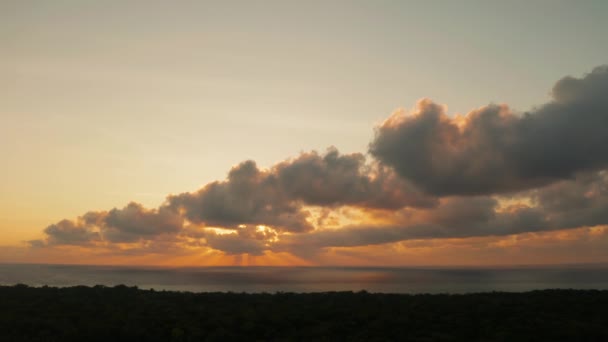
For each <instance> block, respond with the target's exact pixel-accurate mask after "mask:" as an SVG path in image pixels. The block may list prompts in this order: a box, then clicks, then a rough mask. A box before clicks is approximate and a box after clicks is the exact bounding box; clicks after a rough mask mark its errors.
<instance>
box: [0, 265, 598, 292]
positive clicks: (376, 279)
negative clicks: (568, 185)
mask: <svg viewBox="0 0 608 342" xmlns="http://www.w3.org/2000/svg"><path fill="white" fill-rule="evenodd" d="M18 283H22V284H27V285H30V286H43V285H49V286H74V285H88V286H93V285H97V284H101V285H106V286H114V285H118V284H125V285H128V286H138V287H139V288H141V289H150V288H153V289H155V290H174V291H193V292H208V291H222V292H227V291H232V292H271V293H272V292H277V291H283V292H322V291H360V290H366V291H368V292H385V293H389V292H390V293H469V292H486V291H510V292H519V291H530V290H537V289H547V288H552V289H555V288H572V289H608V265H586V266H582V265H578V266H559V267H558V266H552V267H537V266H534V267H508V268H455V267H450V268H436V267H431V268H420V267H416V268H370V267H346V268H344V267H204V268H160V267H125V266H75V265H14V264H0V285H14V284H18Z"/></svg>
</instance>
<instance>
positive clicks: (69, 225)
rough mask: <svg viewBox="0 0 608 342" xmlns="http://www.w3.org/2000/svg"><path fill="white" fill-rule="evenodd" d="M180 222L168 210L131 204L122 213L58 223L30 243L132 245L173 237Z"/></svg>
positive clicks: (120, 211) (98, 214)
mask: <svg viewBox="0 0 608 342" xmlns="http://www.w3.org/2000/svg"><path fill="white" fill-rule="evenodd" d="M182 226H183V218H182V217H181V216H180V215H179V214H178V213H176V212H175V211H173V210H171V209H170V208H168V207H160V208H159V209H146V208H144V207H143V206H142V205H141V204H138V203H135V202H131V203H129V204H128V205H127V206H126V207H124V208H122V209H117V208H114V209H112V210H110V211H108V212H103V211H102V212H94V211H91V212H88V213H86V214H84V215H82V216H81V217H79V218H77V219H75V220H62V221H59V222H58V223H56V224H52V225H50V226H48V227H47V228H46V229H45V230H44V233H45V234H46V239H45V240H33V241H30V244H31V245H32V246H38V247H40V246H43V245H86V244H90V243H93V242H100V241H106V242H110V243H120V242H136V241H140V240H146V239H154V238H156V237H157V236H160V235H163V234H169V235H171V234H177V233H178V232H180V231H181V229H182Z"/></svg>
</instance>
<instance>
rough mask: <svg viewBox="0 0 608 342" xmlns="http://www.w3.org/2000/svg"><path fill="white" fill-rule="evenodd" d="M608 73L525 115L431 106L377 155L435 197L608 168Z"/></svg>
mask: <svg viewBox="0 0 608 342" xmlns="http://www.w3.org/2000/svg"><path fill="white" fill-rule="evenodd" d="M607 93H608V66H603V67H598V68H595V69H594V70H593V71H592V72H591V73H590V74H588V75H586V76H585V77H583V78H581V79H576V78H573V77H566V78H563V79H561V80H560V81H558V82H557V83H556V84H555V86H554V88H553V92H552V95H553V100H552V101H551V102H549V103H547V104H545V105H543V106H541V107H539V108H537V109H535V110H533V111H531V112H528V113H524V114H523V115H517V114H516V113H514V112H513V111H512V110H510V109H509V108H508V107H507V106H505V105H489V106H485V107H482V108H479V109H477V110H474V111H472V112H470V113H468V114H467V115H466V116H464V117H455V118H450V117H448V116H447V114H446V109H445V107H442V106H439V105H437V104H435V103H433V102H432V101H431V100H428V99H424V100H421V101H419V102H418V104H417V105H416V108H415V109H414V111H413V113H412V114H410V115H406V114H404V113H403V112H397V113H395V114H393V115H392V116H391V117H390V118H389V119H388V120H386V121H385V122H384V123H383V124H382V125H380V126H379V127H378V128H377V130H376V136H375V138H374V140H373V141H372V142H371V144H370V153H371V154H372V155H373V156H374V157H376V158H377V159H378V160H379V161H380V162H381V163H383V164H384V165H387V166H390V167H392V168H394V169H395V171H396V172H397V173H398V174H399V175H400V176H402V177H403V178H404V179H406V180H409V181H411V182H412V183H413V184H415V185H416V186H418V187H419V188H420V189H422V190H424V191H425V192H428V193H430V194H433V195H437V196H445V195H480V194H486V195H488V194H497V193H508V192H513V191H520V190H525V189H531V188H535V187H539V186H543V185H547V184H550V183H552V182H555V181H559V180H562V179H568V178H571V177H573V176H574V175H575V174H576V173H577V172H581V171H590V170H599V169H601V168H604V167H606V166H608V134H606V127H608V97H607V96H606V94H607Z"/></svg>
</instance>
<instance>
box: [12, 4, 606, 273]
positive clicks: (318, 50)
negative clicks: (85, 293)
mask: <svg viewBox="0 0 608 342" xmlns="http://www.w3.org/2000/svg"><path fill="white" fill-rule="evenodd" d="M607 33H608V1H603V0H598V1H560V0H547V1H541V0H539V1H529V0H528V1H501V2H499V1H468V0H467V1H355V0H352V1H80V0H78V1H77V0H74V1H62V0H58V1H21V0H14V1H13V0H5V1H0V160H1V161H2V163H1V164H0V262H28V263H31V262H34V263H39V262H44V263H88V264H146V265H176V266H181V265H201V266H207V265H391V266H401V265H510V264H557V263H592V262H608V66H607V64H608V34H607Z"/></svg>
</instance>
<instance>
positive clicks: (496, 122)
mask: <svg viewBox="0 0 608 342" xmlns="http://www.w3.org/2000/svg"><path fill="white" fill-rule="evenodd" d="M552 94H553V100H551V101H550V102H549V103H547V104H545V105H543V106H540V107H538V108H536V109H534V110H533V111H531V112H528V113H524V114H521V115H519V114H517V113H514V112H513V111H512V110H510V109H509V108H508V107H507V106H504V105H489V106H486V107H482V108H479V109H477V110H474V111H472V112H470V113H468V114H467V115H465V116H457V117H449V116H447V114H446V109H445V108H444V107H442V106H439V105H437V104H435V103H433V102H432V101H430V100H421V101H420V102H418V104H417V107H416V109H415V110H414V112H413V113H412V114H409V115H406V114H404V113H396V114H394V115H392V116H391V117H390V118H389V119H387V120H386V121H385V122H384V123H383V124H382V125H380V126H379V127H378V128H377V131H376V135H375V138H374V140H373V141H372V142H371V144H370V153H371V156H372V158H371V159H370V158H369V156H366V155H363V154H360V153H352V154H341V153H339V152H338V150H337V149H336V148H329V149H328V150H327V151H326V152H325V153H318V152H314V151H313V152H309V153H301V154H300V155H298V156H296V157H294V158H292V159H288V160H285V161H283V162H280V163H277V164H275V165H273V166H271V167H270V168H260V167H258V165H257V164H256V163H255V162H254V161H251V160H249V161H244V162H242V163H240V164H238V165H236V166H234V167H233V168H232V169H231V170H230V171H229V173H228V176H227V178H226V179H225V180H222V181H216V182H212V183H209V184H207V185H205V186H204V187H202V188H201V189H199V190H198V191H194V192H186V193H182V194H177V195H171V196H168V197H167V199H166V201H165V203H163V204H162V205H161V206H160V207H158V208H154V209H147V208H144V207H143V206H142V205H140V204H137V203H129V204H128V205H127V206H125V207H124V208H122V209H118V208H114V209H111V210H109V211H91V212H88V213H85V214H84V215H82V216H81V217H78V218H76V219H75V220H62V221H60V222H58V223H56V224H53V225H50V226H49V227H47V228H46V229H45V230H44V234H45V238H44V239H42V240H34V241H30V245H31V246H33V247H45V246H57V245H79V246H89V247H91V246H105V248H114V247H113V246H118V247H116V248H115V250H116V252H117V253H118V252H124V253H138V252H139V251H154V252H159V251H160V252H162V251H175V250H178V249H179V248H182V247H184V246H186V247H188V248H205V249H214V250H218V251H222V252H224V253H225V254H228V255H238V254H244V253H247V254H250V255H254V256H259V255H263V254H265V253H266V252H268V251H270V252H276V253H282V252H288V253H292V254H294V255H298V256H304V257H311V256H314V255H315V254H316V253H319V252H320V251H323V250H327V249H331V248H351V247H357V246H374V245H382V244H390V243H396V242H399V241H414V240H415V241H420V240H429V239H454V238H463V239H464V238H471V237H488V236H507V235H513V234H521V233H531V232H542V231H553V230H560V229H571V228H579V227H593V226H597V225H606V224H608V134H607V133H606V132H605V131H606V128H607V127H608V97H606V96H605V94H608V67H600V68H596V69H594V70H593V71H592V72H591V73H590V74H588V75H586V76H585V77H583V78H580V79H577V78H573V77H566V78H563V79H562V80H560V81H558V82H557V83H556V85H555V86H554V88H553V92H552ZM348 212H356V213H360V215H358V216H357V215H353V216H352V217H347V215H346V214H345V213H348ZM359 220H360V221H359ZM344 222H346V223H344ZM123 246H127V247H123Z"/></svg>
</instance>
